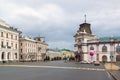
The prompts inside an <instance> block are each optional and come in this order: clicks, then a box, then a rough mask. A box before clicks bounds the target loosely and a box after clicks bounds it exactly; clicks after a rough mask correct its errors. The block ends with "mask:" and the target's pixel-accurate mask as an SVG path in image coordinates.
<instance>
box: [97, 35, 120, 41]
mask: <svg viewBox="0 0 120 80" xmlns="http://www.w3.org/2000/svg"><path fill="white" fill-rule="evenodd" d="M110 38H113V39H117V40H118V41H120V36H114V37H101V38H99V39H100V41H102V42H105V41H110Z"/></svg>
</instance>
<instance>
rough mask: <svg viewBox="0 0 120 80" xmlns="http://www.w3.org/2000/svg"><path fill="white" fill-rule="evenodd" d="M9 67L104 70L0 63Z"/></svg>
mask: <svg viewBox="0 0 120 80" xmlns="http://www.w3.org/2000/svg"><path fill="white" fill-rule="evenodd" d="M0 66H6V67H7V66H9V67H30V68H53V69H77V70H92V71H105V69H99V68H82V67H61V66H35V65H0Z"/></svg>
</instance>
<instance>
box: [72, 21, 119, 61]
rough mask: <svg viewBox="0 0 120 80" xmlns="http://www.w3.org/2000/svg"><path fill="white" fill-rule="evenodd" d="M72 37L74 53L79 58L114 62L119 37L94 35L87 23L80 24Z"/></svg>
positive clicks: (117, 50) (117, 51) (117, 53)
mask: <svg viewBox="0 0 120 80" xmlns="http://www.w3.org/2000/svg"><path fill="white" fill-rule="evenodd" d="M74 37H75V45H74V46H75V53H76V56H79V58H80V60H88V61H106V62H110V61H111V60H112V61H114V62H115V61H116V58H117V56H118V55H120V37H103V38H99V37H96V36H95V35H94V34H92V31H91V26H90V24H89V23H86V22H85V23H83V24H80V28H79V30H78V31H77V33H76V34H75V36H74Z"/></svg>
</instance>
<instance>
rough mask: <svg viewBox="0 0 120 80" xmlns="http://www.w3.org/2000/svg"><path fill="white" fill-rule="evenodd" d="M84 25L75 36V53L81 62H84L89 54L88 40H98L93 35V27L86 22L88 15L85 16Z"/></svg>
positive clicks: (81, 25)
mask: <svg viewBox="0 0 120 80" xmlns="http://www.w3.org/2000/svg"><path fill="white" fill-rule="evenodd" d="M84 17H85V20H84V23H82V24H80V27H79V30H78V31H77V33H76V34H75V36H74V37H75V45H74V47H75V52H76V56H79V60H84V57H85V55H86V54H87V43H88V40H91V39H96V38H97V37H96V36H95V35H93V34H92V31H91V25H90V24H89V23H87V21H86V15H84Z"/></svg>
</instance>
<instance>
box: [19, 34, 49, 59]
mask: <svg viewBox="0 0 120 80" xmlns="http://www.w3.org/2000/svg"><path fill="white" fill-rule="evenodd" d="M19 41H20V45H19V47H20V60H21V61H39V60H43V59H44V57H45V56H46V52H47V46H48V44H47V43H46V42H45V40H44V37H35V38H34V39H33V38H30V37H29V36H22V37H21V38H20V40H19Z"/></svg>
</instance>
